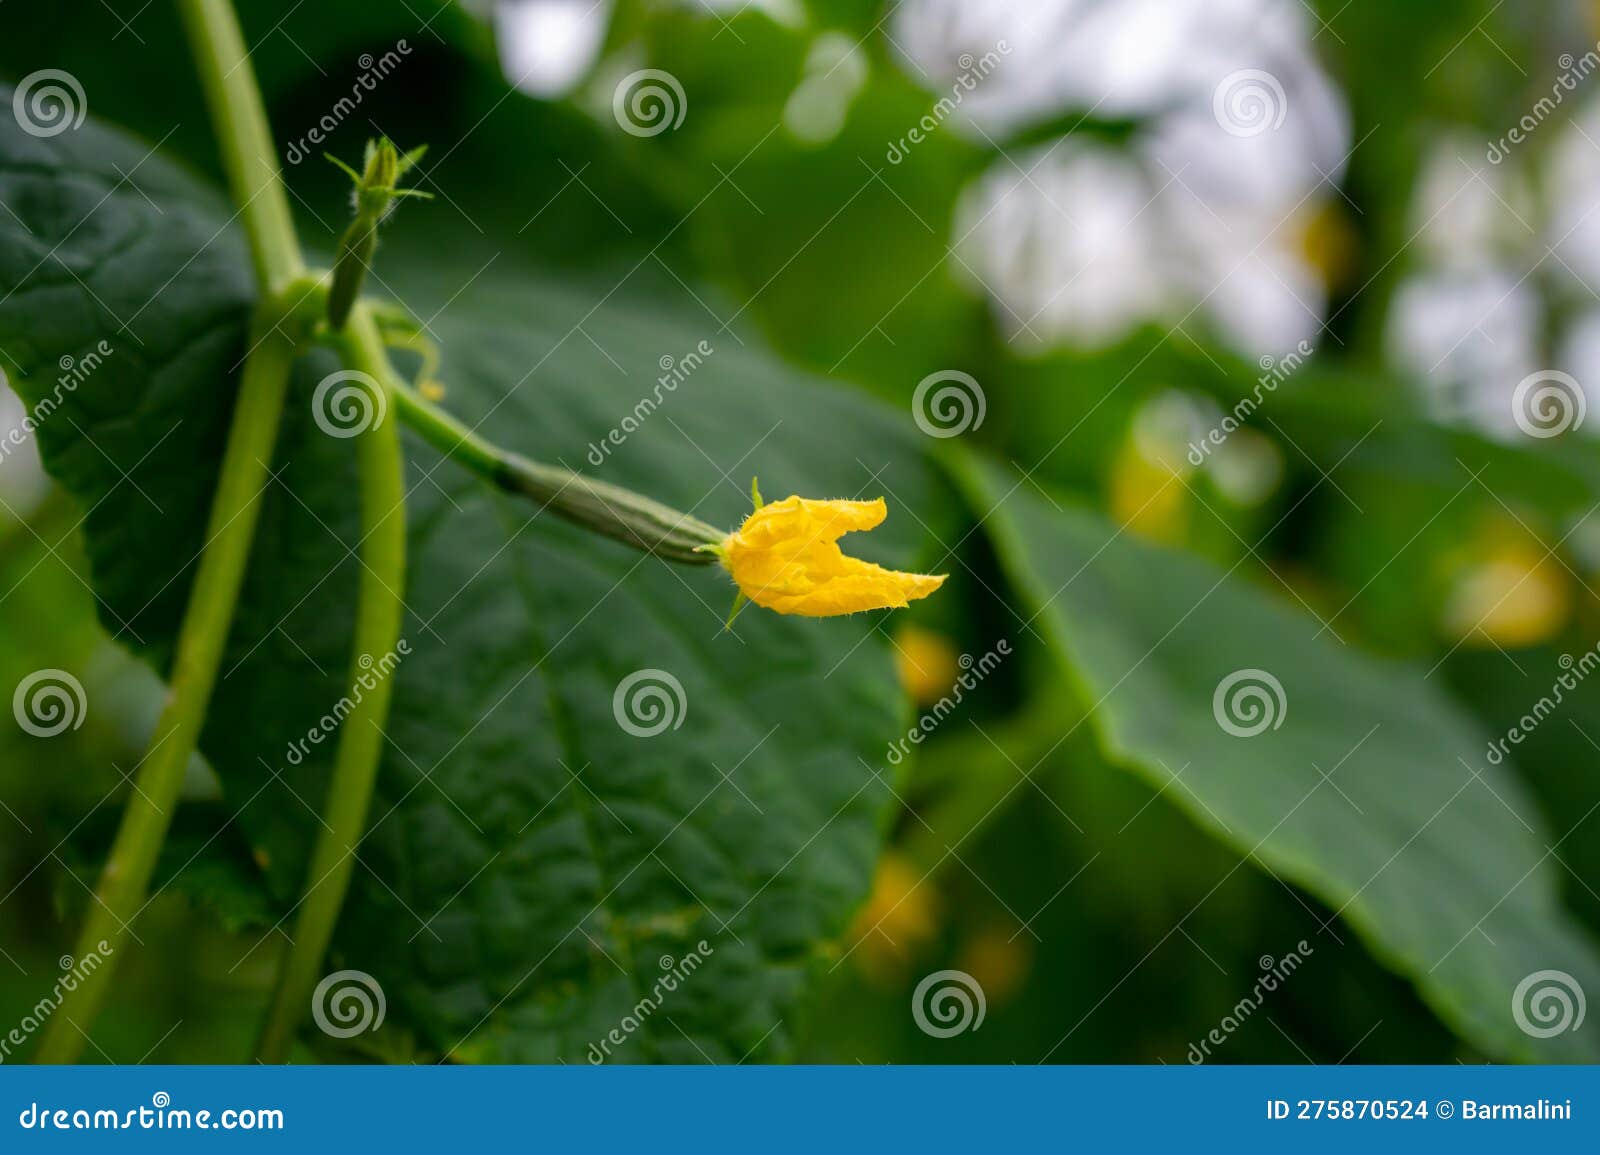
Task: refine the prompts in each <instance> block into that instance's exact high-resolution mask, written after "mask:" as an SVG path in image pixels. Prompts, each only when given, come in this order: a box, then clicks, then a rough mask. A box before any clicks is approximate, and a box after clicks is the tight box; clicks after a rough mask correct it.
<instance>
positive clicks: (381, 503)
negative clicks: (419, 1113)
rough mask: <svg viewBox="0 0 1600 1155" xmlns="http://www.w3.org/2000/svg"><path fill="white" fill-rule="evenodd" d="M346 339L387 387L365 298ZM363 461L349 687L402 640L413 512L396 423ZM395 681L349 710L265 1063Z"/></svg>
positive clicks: (358, 831)
mask: <svg viewBox="0 0 1600 1155" xmlns="http://www.w3.org/2000/svg"><path fill="white" fill-rule="evenodd" d="M340 345H341V347H342V349H343V352H344V358H345V364H346V365H347V366H349V367H350V368H352V369H355V370H357V371H359V372H361V373H365V374H366V375H367V376H368V378H369V379H371V381H372V387H373V388H377V389H381V388H383V385H382V384H381V382H383V381H384V380H385V379H387V378H390V377H393V376H394V375H395V374H394V370H393V369H392V368H391V367H390V365H389V358H388V354H387V353H385V351H384V348H383V341H382V338H381V337H380V336H379V334H378V327H377V325H376V324H375V323H374V322H373V320H372V316H371V314H370V312H369V311H368V308H367V306H365V305H364V304H358V305H356V306H355V308H354V309H353V311H352V312H351V314H350V317H349V324H348V326H347V329H346V332H345V335H344V337H343V339H342V340H341V341H340ZM379 400H381V399H380V398H374V403H375V410H374V411H375V412H377V413H380V414H381V413H382V412H383V408H382V406H381V405H377V404H376V403H377V402H378V401H379ZM356 460H357V466H358V469H359V472H360V476H361V560H362V562H363V563H364V564H363V566H362V573H361V592H360V600H359V602H358V604H357V609H356V629H355V648H354V657H353V658H352V661H351V667H350V669H351V673H350V678H351V682H352V684H353V683H354V682H355V681H356V680H357V679H358V678H360V677H361V675H362V673H363V672H365V671H366V670H367V669H368V668H369V667H371V668H376V664H377V663H379V662H380V660H381V659H382V658H384V657H385V656H386V655H389V654H392V653H394V652H395V650H396V647H398V646H399V644H400V628H401V622H402V618H403V615H404V603H403V601H402V600H401V596H400V592H399V591H400V589H401V588H402V585H403V582H404V580H405V554H406V515H405V491H404V482H405V478H404V476H403V473H404V463H403V461H402V458H401V452H400V432H399V428H398V426H397V423H396V422H394V421H385V420H381V419H380V420H378V421H377V422H375V423H374V424H373V425H371V426H370V427H368V428H367V429H365V430H363V431H362V432H361V434H360V435H359V436H358V437H357V438H356ZM364 661H365V663H366V664H365V665H363V662H364ZM393 682H394V679H393V677H392V676H385V677H382V678H379V679H378V680H377V684H376V686H375V687H374V688H373V689H372V690H370V691H369V692H367V693H365V694H363V695H361V696H360V697H359V698H358V699H357V700H356V702H355V705H354V708H353V709H352V710H351V711H350V713H349V714H348V715H347V716H346V717H345V720H344V726H343V729H342V730H341V732H340V735H339V748H338V752H337V754H336V755H335V759H334V767H333V777H332V778H331V779H330V781H329V784H328V799H327V805H326V807H325V812H324V815H323V821H324V826H323V829H322V831H321V832H320V833H319V835H318V838H317V844H316V848H315V850H314V851H313V852H312V856H311V865H310V868H309V871H308V873H307V882H306V889H305V893H304V895H303V897H302V898H301V900H300V911H299V914H298V916H297V918H296V920H295V926H294V933H293V934H292V935H291V936H290V942H291V945H290V947H289V952H288V957H287V958H286V959H285V960H284V963H283V969H282V971H281V972H280V974H279V978H278V987H277V990H276V992H275V993H274V995H273V999H272V1007H271V1009H270V1010H269V1011H268V1014H267V1022H266V1026H265V1028H264V1029H263V1031H262V1035H261V1041H260V1044H259V1045H258V1047H257V1049H256V1057H257V1058H258V1059H260V1060H261V1061H262V1062H265V1063H281V1062H283V1061H285V1060H286V1059H287V1058H288V1057H289V1050H290V1047H291V1046H292V1045H293V1043H294V1035H295V1029H296V1028H297V1027H298V1025H299V1023H300V1020H301V1018H302V1016H303V1015H304V1014H305V1011H306V1009H307V1007H308V1006H309V1005H310V1002H311V994H312V990H313V988H314V987H315V986H316V983H317V981H318V978H319V976H320V974H321V969H322V961H323V958H324V956H325V955H326V954H327V952H328V944H329V943H330V942H331V941H332V939H333V931H334V927H335V925H336V924H337V923H338V921H339V912H340V910H341V909H342V908H343V907H344V899H345V893H346V892H347V891H348V890H349V887H350V875H351V872H352V871H353V870H354V868H355V855H356V848H357V846H359V844H360V842H361V838H362V835H363V834H364V833H365V831H366V825H367V811H368V809H369V807H370V805H371V801H372V790H373V786H374V784H375V783H376V781H377V775H378V763H379V759H380V756H381V755H382V753H383V742H384V736H383V728H384V724H385V722H386V720H387V719H388V716H389V699H390V694H391V691H392V688H393Z"/></svg>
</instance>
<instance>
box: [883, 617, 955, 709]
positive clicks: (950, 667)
mask: <svg viewBox="0 0 1600 1155" xmlns="http://www.w3.org/2000/svg"><path fill="white" fill-rule="evenodd" d="M894 659H895V666H896V668H897V669H898V671H899V674H900V684H901V685H902V686H904V687H905V689H906V693H908V694H910V695H911V697H912V699H913V700H914V701H916V702H917V704H918V705H922V706H926V705H930V704H932V703H934V702H937V701H938V700H939V699H940V698H942V697H944V695H945V693H946V691H948V690H949V689H950V687H951V686H954V685H955V684H956V678H957V677H959V676H960V674H961V668H960V666H959V665H958V662H959V660H960V658H959V655H957V653H956V648H955V646H953V645H951V644H950V639H949V638H947V637H945V636H944V635H943V634H937V633H934V632H933V631H932V630H929V629H924V628H923V627H922V626H918V625H914V624H912V623H910V622H908V623H906V624H905V625H903V626H901V627H900V628H899V629H897V630H896V631H895V632H894Z"/></svg>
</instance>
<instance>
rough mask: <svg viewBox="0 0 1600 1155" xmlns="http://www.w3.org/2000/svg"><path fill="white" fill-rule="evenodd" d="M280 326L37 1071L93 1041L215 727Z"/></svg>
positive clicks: (268, 437) (248, 381) (279, 402)
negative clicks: (211, 716) (202, 742)
mask: <svg viewBox="0 0 1600 1155" xmlns="http://www.w3.org/2000/svg"><path fill="white" fill-rule="evenodd" d="M282 320H283V319H282V317H281V315H280V311H279V310H278V309H277V308H276V307H275V303H268V304H267V305H266V306H265V307H263V308H262V309H261V310H260V316H259V319H258V321H257V323H256V325H255V326H254V329H253V332H252V340H251V344H252V351H251V353H250V355H249V357H248V358H247V359H246V361H245V365H244V372H243V375H242V377H241V380H240V384H239V400H238V403H237V405H236V406H235V408H234V413H233V425H232V428H231V429H230V431H229V433H228V447H227V450H226V452H225V454H224V456H223V459H222V474H221V476H220V477H219V478H218V481H217V490H216V496H215V498H214V499H213V500H212V505H211V521H210V524H209V525H208V526H207V527H206V547H205V551H204V553H203V554H202V555H201V558H200V569H199V572H198V573H197V574H196V575H195V581H194V588H193V589H192V590H191V591H190V593H189V606H188V609H187V611H186V612H185V614H184V619H183V625H182V627H181V629H180V631H179V634H178V645H177V650H176V652H175V654H174V657H173V664H172V673H171V676H170V677H169V679H168V684H169V688H168V692H167V704H166V708H165V709H164V710H163V711H162V713H161V719H160V721H159V722H158V723H157V724H156V730H155V734H154V736H153V737H152V738H151V740H150V749H149V751H148V752H147V753H146V754H145V756H144V759H143V762H142V763H141V765H140V767H139V771H138V778H137V780H136V782H137V786H136V789H135V790H134V791H133V793H132V794H130V795H129V796H128V803H127V808H126V810H124V812H123V816H122V825H121V827H120V828H119V829H118V831H117V838H116V842H115V843H114V844H113V846H112V848H111V857H110V858H109V859H107V860H106V865H105V868H104V870H103V871H102V872H101V875H100V883H99V886H98V887H97V888H96V891H95V896H94V902H93V903H92V904H91V905H90V907H89V913H88V920H87V922H86V923H85V924H84V927H83V931H82V933H81V934H80V935H79V938H78V951H77V957H78V958H80V959H81V958H84V957H87V956H89V955H91V954H92V955H96V956H99V957H101V959H102V962H101V966H100V967H99V969H97V970H94V971H90V972H87V973H86V974H85V975H84V977H83V980H82V981H81V982H80V983H79V985H78V986H77V988H76V989H74V990H72V991H67V992H64V994H63V999H62V1002H61V1005H60V1007H58V1008H57V1010H56V1013H55V1014H54V1015H53V1016H51V1018H50V1021H49V1023H48V1025H47V1026H46V1028H45V1032H44V1035H43V1038H42V1039H41V1041H40V1043H39V1049H38V1051H37V1052H36V1054H35V1056H34V1060H35V1061H36V1062H40V1063H71V1062H74V1061H76V1060H77V1058H78V1056H79V1054H80V1053H81V1052H82V1050H83V1045H84V1042H85V1041H86V1034H85V1032H87V1031H88V1029H89V1024H90V1023H91V1022H92V1021H93V1019H94V1016H95V1012H96V1011H97V1010H98V1009H99V1007H100V1004H101V1003H102V1002H103V1001H104V1000H105V995H106V990H107V986H108V984H109V983H110V980H111V975H112V972H113V970H114V969H115V962H116V959H117V957H119V956H118V955H117V953H116V952H117V951H119V950H120V949H121V947H122V946H123V944H124V943H125V942H126V940H127V935H128V929H129V924H130V923H132V922H133V921H134V919H136V918H137V917H138V916H139V912H140V911H141V910H142V909H143V908H144V905H145V901H146V894H147V892H148V890H149V888H150V876H151V873H152V872H153V871H154V870H155V865H156V860H157V858H158V857H159V856H160V853H161V844H162V842H163V841H164V840H165V838H166V834H167V827H168V825H169V824H170V823H171V820H172V812H173V809H174V807H176V806H177V804H178V794H179V791H180V790H181V788H182V786H183V777H184V770H185V768H186V767H187V765H188V762H189V757H190V755H191V754H193V753H194V749H195V743H196V741H198V739H199V737H200V729H201V726H202V725H203V724H204V722H205V714H206V707H207V705H208V704H209V703H210V700H211V690H212V687H213V686H214V685H215V684H216V678H217V667H218V664H219V663H220V662H221V660H222V650H223V646H224V645H225V644H226V642H227V639H228V631H229V629H230V627H231V626H232V624H233V612H234V606H235V604H236V603H237V602H238V598H239V587H240V584H241V583H242V582H243V580H244V571H245V563H246V561H247V560H248V558H249V556H250V543H251V540H252V539H253V538H254V537H255V530H256V518H257V515H258V514H259V512H260V509H261V494H262V490H263V489H264V488H265V487H266V484H267V478H268V465H267V463H268V462H270V461H271V460H272V451H273V446H274V445H275V443H276V441H277V434H278V424H279V418H280V417H281V415H282V413H283V399H284V394H285V393H286V391H287V389H288V384H289V372H290V369H291V368H292V367H293V365H294V359H295V354H296V351H297V343H296V340H295V338H294V336H292V335H291V334H290V333H286V332H285V331H284V329H286V328H292V327H291V326H282ZM280 326H282V327H280ZM102 944H104V945H102Z"/></svg>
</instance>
